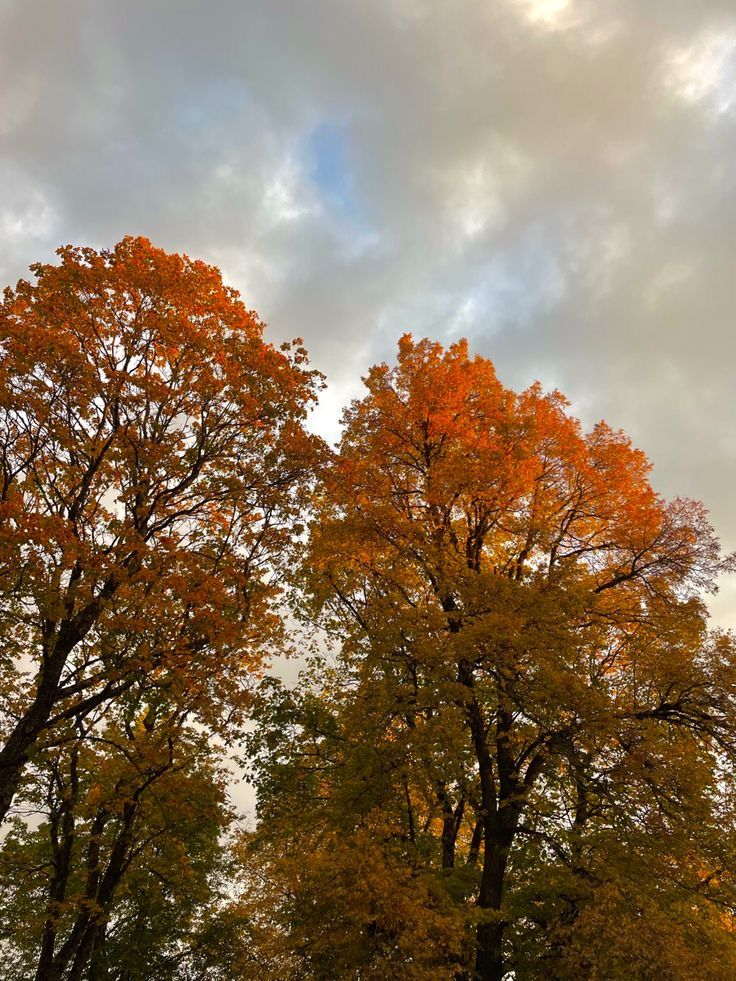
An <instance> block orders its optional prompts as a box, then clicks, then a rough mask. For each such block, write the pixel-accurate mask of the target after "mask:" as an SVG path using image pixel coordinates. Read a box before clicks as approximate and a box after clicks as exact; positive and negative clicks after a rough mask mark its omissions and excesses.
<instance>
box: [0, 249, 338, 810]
mask: <svg viewBox="0 0 736 981" xmlns="http://www.w3.org/2000/svg"><path fill="white" fill-rule="evenodd" d="M58 254H59V257H60V262H59V264H57V265H50V264H49V265H37V266H35V267H34V272H35V275H36V282H35V283H29V282H25V281H21V282H19V283H18V284H17V286H16V287H15V289H14V290H7V291H6V293H5V298H4V301H3V303H2V304H1V305H0V349H2V351H3V357H2V362H1V366H2V370H1V371H0V455H1V456H2V460H3V463H4V467H3V478H4V486H3V487H2V494H0V497H1V498H2V500H3V501H4V502H5V503H4V506H3V511H2V514H0V521H1V522H2V523H1V526H0V570H2V568H3V563H4V559H7V560H8V563H9V564H13V565H15V566H16V567H18V568H19V569H20V570H21V571H20V574H19V576H18V579H17V580H16V583H15V588H16V590H17V592H16V595H15V597H14V599H13V600H12V601H11V599H10V597H9V596H8V595H5V596H2V595H0V603H5V604H6V607H7V616H9V617H15V618H16V620H17V625H16V628H17V629H21V625H22V628H23V629H24V630H26V631H27V633H28V635H29V636H31V637H33V644H32V645H31V649H29V650H28V652H27V657H28V659H29V660H30V661H35V663H36V665H37V666H38V667H39V668H40V673H39V680H38V688H37V690H36V692H35V693H34V692H31V691H29V693H28V704H27V711H28V713H30V715H31V717H33V718H34V720H35V721H34V723H33V725H32V726H29V725H28V724H27V720H26V721H23V720H21V721H20V722H19V723H18V727H17V728H16V730H15V736H13V735H12V734H11V738H10V744H12V741H13V738H16V739H18V740H20V743H23V746H21V745H20V744H19V745H18V747H16V748H15V749H12V750H11V749H9V748H8V747H7V746H6V748H5V749H4V750H3V751H2V752H3V753H5V754H6V756H7V755H8V754H9V755H10V757H12V759H11V758H8V759H4V761H3V768H2V771H1V772H2V773H3V774H12V773H13V772H14V768H15V767H18V766H22V765H23V760H24V759H25V755H26V753H27V751H28V749H29V748H30V746H32V745H33V743H34V741H35V740H36V739H37V738H38V736H39V734H40V732H41V731H42V729H43V727H44V726H45V725H46V723H47V722H48V720H49V718H50V717H51V715H52V714H53V713H52V708H53V706H55V705H56V703H57V702H63V701H64V698H65V697H66V695H65V692H66V691H67V689H69V690H70V691H73V692H74V694H75V696H78V694H79V692H80V691H83V692H84V693H85V695H86V696H87V697H88V698H91V697H92V696H93V695H94V694H95V692H97V691H100V690H103V691H104V690H106V688H105V685H106V680H107V679H106V676H105V671H102V672H101V671H100V670H99V669H98V666H96V667H94V668H88V667H87V666H86V665H87V663H90V664H94V665H98V660H97V658H98V655H97V654H96V653H95V648H96V647H102V648H104V650H105V652H106V653H105V658H106V659H107V660H108V661H110V660H112V661H114V662H115V663H116V667H115V671H114V677H115V678H116V679H118V680H119V679H120V678H121V677H123V676H124V675H125V668H124V667H121V662H122V665H128V667H129V669H130V671H131V672H136V671H139V670H140V668H141V666H143V667H144V668H145V670H148V671H150V670H151V669H152V667H154V666H157V665H158V666H160V665H166V664H171V656H172V653H173V652H175V654H176V670H177V671H178V672H180V673H181V674H182V675H183V678H188V682H184V681H183V679H178V680H177V685H178V687H179V688H180V690H182V691H186V692H187V693H188V695H187V697H191V698H192V700H193V703H195V702H196V703H197V704H201V703H203V701H205V700H206V701H207V702H208V703H209V705H210V710H211V716H212V717H213V718H214V714H215V713H214V711H212V707H213V706H214V704H216V702H217V700H218V698H219V697H220V695H219V694H218V692H220V694H221V695H223V696H224V697H225V698H227V697H229V694H231V693H232V685H233V681H232V679H231V680H230V681H228V684H227V685H226V686H225V688H223V689H222V690H221V689H220V688H219V686H218V678H220V677H222V678H227V677H228V676H229V675H233V677H234V672H236V671H237V670H240V667H241V666H242V664H243V663H246V662H247V663H250V664H254V665H255V664H256V663H257V662H258V660H259V657H261V656H262V654H263V652H264V651H265V649H266V648H267V646H268V643H269V641H270V639H271V637H272V636H273V634H274V630H275V629H276V628H275V619H274V616H273V613H272V611H271V610H270V604H271V601H272V599H273V596H274V590H273V588H272V587H271V585H270V580H271V579H272V578H273V570H274V569H276V568H278V566H279V564H281V563H283V562H284V561H285V559H286V551H287V549H288V547H289V543H290V541H291V539H292V538H293V536H294V532H293V526H294V525H295V523H296V519H297V517H298V515H299V513H300V512H301V510H302V509H303V507H304V505H305V503H306V501H307V497H308V494H309V488H310V473H311V470H312V468H313V467H314V465H315V464H316V461H317V459H318V457H319V454H320V452H321V447H320V442H319V440H317V439H316V438H315V437H312V436H310V435H309V434H308V433H307V432H306V431H305V429H304V428H303V425H302V421H303V418H304V414H305V411H306V409H307V408H308V406H309V405H310V404H311V402H312V401H313V400H314V398H315V393H316V388H317V386H318V384H319V378H318V376H317V375H316V373H314V372H312V371H310V370H309V368H308V367H307V363H306V355H305V353H304V351H303V349H302V348H301V347H300V346H298V345H297V347H296V348H295V349H294V350H293V353H292V348H291V347H290V346H288V345H287V346H285V347H283V348H282V349H281V350H276V349H274V348H273V347H272V346H271V345H268V344H266V343H265V342H264V341H263V339H262V333H263V325H262V324H261V322H260V321H259V320H258V318H257V316H256V315H255V314H254V313H252V312H249V311H248V310H246V308H245V306H244V305H243V303H242V302H241V300H240V298H239V296H238V295H237V293H236V292H235V291H233V290H232V289H230V288H228V287H225V286H224V285H223V283H222V280H221V276H220V273H219V271H218V270H216V269H214V268H213V267H210V266H207V265H206V264H204V263H202V262H198V261H193V260H191V259H189V258H188V257H187V256H179V255H170V254H167V253H165V252H163V251H162V250H160V249H156V248H154V247H153V246H152V245H151V243H150V242H149V241H148V240H146V239H144V238H130V237H129V238H125V239H123V240H122V241H121V242H119V243H118V244H117V245H116V246H115V247H114V249H112V250H109V251H101V252H97V251H95V250H93V249H87V248H75V247H72V246H67V247H65V248H62V249H60V250H59V253H58ZM244 624H247V626H244ZM144 636H145V641H144V640H143V638H144ZM152 638H155V639H152ZM141 644H143V646H145V651H146V654H145V658H142V659H138V658H137V657H136V654H135V652H136V650H137V648H138V647H139V646H140V645H141ZM113 652H114V654H113ZM184 652H188V657H184ZM197 686H199V688H200V690H201V689H204V690H206V699H205V698H200V697H199V696H197V697H195V696H194V695H193V690H194V689H195V688H196V687H197ZM226 689H227V691H228V695H226V694H225V691H226ZM34 699H35V701H34ZM39 699H41V701H42V703H43V709H40V708H39V707H38V704H37V703H38V700H39ZM84 703H85V699H81V703H80V704H84ZM76 705H77V702H73V703H72V704H71V705H70V706H69V711H72V710H74V711H76V708H75V706H76ZM63 710H64V711H66V710H67V708H66V706H65V707H64V709H63ZM2 780H3V777H0V784H2ZM11 782H12V781H11ZM0 797H2V787H1V786H0ZM3 807H4V805H3V804H2V802H1V801H0V811H1V810H2V809H3Z"/></svg>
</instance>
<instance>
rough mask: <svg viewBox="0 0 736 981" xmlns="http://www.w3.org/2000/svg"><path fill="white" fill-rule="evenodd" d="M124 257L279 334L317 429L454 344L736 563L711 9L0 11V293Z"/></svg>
mask: <svg viewBox="0 0 736 981" xmlns="http://www.w3.org/2000/svg"><path fill="white" fill-rule="evenodd" d="M125 234H145V235H147V236H149V237H150V238H151V239H152V240H153V241H154V242H155V243H156V244H159V245H161V246H163V247H165V248H167V249H172V250H177V251H186V252H188V253H189V254H191V255H193V256H198V257H202V258H205V259H207V260H209V261H211V262H214V263H216V264H218V265H219V266H220V267H221V268H222V269H223V271H224V273H225V275H226V278H227V279H228V281H229V282H231V283H232V284H233V285H235V286H237V287H238V288H239V289H240V290H241V291H242V293H243V294H244V297H245V299H246V301H247V303H248V304H249V305H250V306H252V307H255V308H256V309H257V310H258V311H259V312H260V314H261V316H262V317H263V318H264V319H265V320H267V321H268V322H269V324H270V325H271V326H270V337H271V339H273V340H283V339H285V338H289V337H293V336H295V335H302V336H303V337H304V338H305V340H306V342H307V345H308V347H309V349H310V351H311V352H312V357H313V361H314V363H315V365H316V366H317V367H319V368H321V369H322V370H324V371H325V372H326V373H327V375H328V378H329V381H330V389H329V392H328V393H327V396H326V398H325V401H324V404H323V406H322V407H321V409H320V410H319V416H318V419H317V425H318V426H319V428H320V429H321V430H322V431H323V432H324V433H326V434H327V435H332V436H334V435H335V434H336V432H337V418H338V415H339V406H340V404H341V403H343V402H344V401H345V399H347V398H348V397H350V396H351V395H353V394H355V393H356V390H357V386H356V380H357V379H358V378H359V376H360V374H361V373H362V372H364V371H365V369H366V368H367V366H368V365H369V364H371V363H373V362H375V361H377V360H383V359H385V358H389V357H391V354H392V351H393V348H394V345H395V342H396V339H397V337H398V336H399V335H400V334H401V333H403V332H404V331H407V330H410V331H412V332H413V333H414V334H416V335H429V336H432V337H436V338H439V339H441V340H444V341H449V340H451V339H454V338H457V337H459V336H467V337H468V338H469V339H470V342H471V345H472V347H473V348H474V350H476V351H478V352H480V353H482V354H484V355H487V356H489V357H491V358H492V359H493V360H494V361H495V363H496V366H497V369H498V372H499V375H500V377H501V379H502V380H503V381H504V382H505V383H506V384H509V385H512V386H515V387H522V386H526V385H527V384H528V383H529V382H531V381H532V380H533V379H534V378H539V379H541V381H542V382H543V383H544V384H545V385H547V386H550V387H551V386H558V387H560V388H561V389H562V390H563V391H564V392H565V393H566V394H567V395H568V396H569V397H570V398H571V399H572V401H573V406H574V410H575V411H576V413H577V414H578V415H580V416H581V417H582V418H583V419H584V421H585V422H586V423H592V422H594V421H595V420H596V419H598V418H600V417H605V418H606V419H607V420H608V421H609V422H610V423H611V424H612V425H614V426H621V427H623V428H624V429H626V430H627V431H628V432H629V433H630V434H631V435H632V436H633V438H634V440H635V442H636V443H637V444H638V445H640V446H641V447H642V448H643V449H644V450H646V452H647V453H648V454H649V456H650V457H651V459H652V460H653V462H654V464H655V475H654V480H655V483H656V486H657V487H658V489H660V490H661V491H662V492H663V493H664V494H666V495H667V496H673V495H675V494H683V495H688V496H693V497H697V498H699V499H702V500H703V501H705V503H706V505H707V506H708V507H709V508H710V509H711V512H712V515H713V520H714V523H715V525H716V528H717V529H718V531H719V533H720V535H721V537H722V540H723V542H724V544H725V545H726V546H727V547H729V548H731V549H733V548H736V499H735V498H736V495H735V493H734V487H735V485H736V331H735V330H734V326H735V325H734V307H735V306H736V6H734V3H733V0H261V2H255V0H126V2H125V3H120V2H116V0H86V2H85V0H63V2H61V0H0V281H1V282H2V283H3V284H4V283H7V282H11V281H14V280H15V279H17V278H18V276H20V275H23V274H24V272H25V270H26V267H27V265H28V263H29V262H32V261H34V260H38V259H49V258H50V257H51V256H52V254H53V250H54V249H55V248H56V246H58V245H59V244H61V243H67V242H74V243H81V244H92V245H95V246H109V245H112V244H113V243H114V242H116V241H117V240H118V239H120V238H121V237H122V236H123V235H125ZM713 611H714V615H715V617H716V619H717V621H718V622H721V623H724V624H727V623H731V624H733V625H736V582H734V581H732V582H727V583H724V586H723V588H722V591H721V594H720V595H719V597H718V599H717V600H716V601H715V602H714V604H713Z"/></svg>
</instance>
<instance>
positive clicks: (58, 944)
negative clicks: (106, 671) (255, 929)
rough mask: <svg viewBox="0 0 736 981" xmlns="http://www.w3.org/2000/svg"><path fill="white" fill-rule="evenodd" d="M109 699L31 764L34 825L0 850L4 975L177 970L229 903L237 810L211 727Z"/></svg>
mask: <svg viewBox="0 0 736 981" xmlns="http://www.w3.org/2000/svg"><path fill="white" fill-rule="evenodd" d="M123 703H127V704H125V705H124V711H122V709H123ZM114 708H115V711H114V713H113V717H112V718H109V714H110V713H109V711H108V713H107V714H108V718H107V721H106V722H105V721H103V720H102V718H98V719H96V720H95V724H94V725H89V720H87V721H86V722H85V723H81V722H79V721H77V722H76V724H75V726H74V731H72V729H71V724H70V725H69V726H68V727H67V732H66V733H64V738H59V739H57V745H55V746H52V747H49V748H48V749H46V750H45V751H44V752H42V753H41V754H39V758H38V761H37V763H38V765H37V766H32V767H30V768H29V769H27V770H26V775H25V780H24V786H23V790H22V792H21V793H20V794H19V797H20V798H21V800H22V803H23V805H24V806H25V808H30V809H32V812H33V813H35V814H36V816H37V818H40V823H35V826H34V824H33V823H31V824H29V823H27V822H25V821H23V820H16V822H15V823H14V826H13V828H12V829H11V831H10V833H9V835H8V837H7V838H6V841H5V842H4V848H3V852H2V856H1V858H0V881H1V884H2V893H3V905H2V909H1V911H0V932H1V934H2V936H3V940H4V950H5V971H6V975H7V976H8V977H17V978H27V977H33V976H35V977H36V978H38V979H39V981H40V979H44V981H61V979H62V978H64V979H68V981H74V979H80V978H82V977H86V978H90V979H93V978H94V979H100V978H103V977H104V978H110V979H112V978H119V979H121V981H122V979H126V981H133V979H141V981H143V979H146V981H148V979H151V981H153V979H157V981H158V979H163V978H166V977H170V978H178V977H182V976H183V975H181V974H180V973H179V972H180V971H181V970H182V969H183V968H185V967H186V965H187V963H191V961H192V958H193V956H194V950H195V949H196V948H198V947H199V946H201V936H202V935H203V934H204V933H205V932H206V929H207V928H208V927H209V921H210V920H213V919H216V916H217V909H218V908H219V906H220V905H222V904H223V903H224V902H225V896H224V889H225V872H226V862H225V855H224V853H223V852H222V850H221V840H222V839H223V836H225V835H226V833H227V832H228V829H229V826H230V824H231V823H232V818H233V815H232V813H231V811H230V809H229V808H228V806H227V804H226V796H225V779H224V778H225V774H224V771H223V770H222V767H221V763H220V760H219V759H218V758H217V756H216V755H215V754H213V751H212V749H211V747H210V746H209V745H208V741H209V740H208V735H207V734H206V733H197V732H196V731H194V730H193V729H192V728H191V727H189V726H187V725H186V724H185V722H184V721H183V719H182V717H181V713H180V712H179V711H178V709H177V708H176V707H175V706H174V707H173V710H172V707H171V706H170V707H169V710H168V711H165V710H163V709H162V707H161V706H159V708H158V710H157V711H156V710H154V709H153V708H152V706H150V705H148V704H146V703H145V702H143V701H141V699H140V696H136V697H132V698H131V697H130V695H126V697H125V698H124V699H121V700H118V702H117V703H116V705H115V706H114ZM97 714H98V716H99V715H100V713H99V712H98V713H97Z"/></svg>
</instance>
